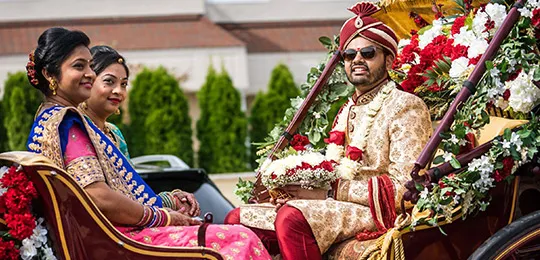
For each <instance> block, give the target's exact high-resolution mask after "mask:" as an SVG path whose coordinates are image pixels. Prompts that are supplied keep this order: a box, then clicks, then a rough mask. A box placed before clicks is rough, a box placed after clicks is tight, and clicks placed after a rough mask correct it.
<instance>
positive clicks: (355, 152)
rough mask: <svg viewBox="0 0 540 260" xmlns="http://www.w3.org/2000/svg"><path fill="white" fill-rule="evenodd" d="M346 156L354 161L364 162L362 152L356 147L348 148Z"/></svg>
mask: <svg viewBox="0 0 540 260" xmlns="http://www.w3.org/2000/svg"><path fill="white" fill-rule="evenodd" d="M345 156H346V157H347V158H349V159H351V160H353V161H360V160H362V150H360V149H358V148H357V147H354V146H351V145H349V146H347V151H346V152H345Z"/></svg>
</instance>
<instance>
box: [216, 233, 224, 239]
mask: <svg viewBox="0 0 540 260" xmlns="http://www.w3.org/2000/svg"><path fill="white" fill-rule="evenodd" d="M216 236H217V237H218V238H219V239H225V234H223V233H222V232H217V233H216Z"/></svg>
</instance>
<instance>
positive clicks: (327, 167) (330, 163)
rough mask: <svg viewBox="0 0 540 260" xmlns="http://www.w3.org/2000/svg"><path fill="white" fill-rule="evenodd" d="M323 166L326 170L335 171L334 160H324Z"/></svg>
mask: <svg viewBox="0 0 540 260" xmlns="http://www.w3.org/2000/svg"><path fill="white" fill-rule="evenodd" d="M321 167H322V168H323V169H324V170H326V171H329V172H333V171H334V167H333V166H332V162H330V161H323V162H322V163H321Z"/></svg>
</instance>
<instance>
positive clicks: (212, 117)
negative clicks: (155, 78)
mask: <svg viewBox="0 0 540 260" xmlns="http://www.w3.org/2000/svg"><path fill="white" fill-rule="evenodd" d="M199 98H200V99H199V102H200V104H203V105H205V107H201V109H204V110H205V111H201V114H204V117H203V118H202V119H201V120H204V121H202V122H201V125H202V124H203V123H205V124H206V127H205V128H204V129H200V130H203V131H198V132H199V136H200V139H199V141H200V149H199V153H200V154H201V155H211V158H212V159H210V160H208V159H205V157H204V156H201V158H200V161H199V166H200V167H202V168H205V169H206V170H207V171H208V172H212V173H221V172H238V171H245V170H246V169H247V167H246V166H247V165H246V163H247V158H246V157H247V148H246V144H245V142H246V136H247V130H246V129H247V120H246V117H245V114H244V112H242V110H241V97H240V93H239V92H238V90H236V89H235V88H234V86H233V83H232V80H231V78H230V77H229V75H228V74H227V72H226V71H225V69H224V68H223V72H222V73H221V74H219V75H216V76H215V78H214V79H211V84H210V88H209V89H208V91H207V92H202V91H201V94H200V95H199Z"/></svg>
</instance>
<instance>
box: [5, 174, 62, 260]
mask: <svg viewBox="0 0 540 260" xmlns="http://www.w3.org/2000/svg"><path fill="white" fill-rule="evenodd" d="M35 198H37V191H36V189H35V187H34V185H33V184H32V182H31V181H30V180H29V179H28V177H26V174H25V173H24V171H22V169H21V167H19V168H16V167H15V166H12V167H10V168H7V167H2V168H0V214H3V218H4V219H5V221H6V225H7V227H8V231H7V232H4V231H0V234H1V233H4V234H3V235H2V238H1V239H0V259H13V260H16V259H23V260H30V259H35V257H37V259H46V260H55V259H56V257H55V256H54V254H53V251H52V249H51V247H50V246H49V245H48V240H47V229H46V228H45V226H44V224H43V219H42V218H39V219H38V220H36V218H35V217H34V215H33V214H32V213H31V206H32V200H33V199H35Z"/></svg>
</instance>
